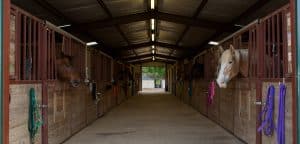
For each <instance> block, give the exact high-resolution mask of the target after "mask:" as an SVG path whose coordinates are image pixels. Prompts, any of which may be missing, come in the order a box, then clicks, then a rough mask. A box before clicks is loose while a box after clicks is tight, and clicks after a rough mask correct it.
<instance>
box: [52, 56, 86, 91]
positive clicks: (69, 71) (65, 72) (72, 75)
mask: <svg viewBox="0 0 300 144" xmlns="http://www.w3.org/2000/svg"><path fill="white" fill-rule="evenodd" d="M71 61H72V57H71V56H67V55H65V54H63V53H61V54H60V55H57V58H56V70H57V77H58V80H61V81H68V82H70V84H71V86H73V87H78V86H79V85H80V74H79V72H78V71H76V70H75V68H74V67H73V66H72V63H71Z"/></svg>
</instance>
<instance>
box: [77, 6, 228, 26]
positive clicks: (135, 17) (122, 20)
mask: <svg viewBox="0 0 300 144" xmlns="http://www.w3.org/2000/svg"><path fill="white" fill-rule="evenodd" d="M151 18H155V19H158V20H165V21H169V22H174V23H180V24H188V25H191V26H198V27H203V28H209V29H216V28H219V27H226V29H228V30H229V29H230V28H231V27H230V26H229V25H228V24H226V23H220V22H215V21H210V20H206V19H199V18H191V17H186V16H180V15H174V14H169V13H163V12H159V11H156V10H152V11H148V12H144V13H137V14H131V15H126V16H119V17H114V18H108V19H104V20H98V21H95V22H90V23H83V24H78V25H75V26H74V27H73V28H72V29H75V30H76V29H100V28H103V27H109V26H113V25H117V24H128V23H132V22H136V21H144V20H149V19H151Z"/></svg>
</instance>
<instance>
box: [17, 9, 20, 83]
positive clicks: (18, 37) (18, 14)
mask: <svg viewBox="0 0 300 144" xmlns="http://www.w3.org/2000/svg"><path fill="white" fill-rule="evenodd" d="M16 16H17V18H16V26H17V27H16V80H20V79H21V40H20V39H21V15H20V13H19V12H18V11H17V14H16Z"/></svg>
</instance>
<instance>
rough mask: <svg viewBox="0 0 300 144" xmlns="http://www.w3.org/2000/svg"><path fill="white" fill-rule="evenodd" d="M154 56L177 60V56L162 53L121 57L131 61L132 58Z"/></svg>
mask: <svg viewBox="0 0 300 144" xmlns="http://www.w3.org/2000/svg"><path fill="white" fill-rule="evenodd" d="M152 56H155V58H164V59H171V60H178V59H179V58H178V57H173V56H168V55H162V54H155V55H153V54H145V55H139V56H134V57H129V58H123V60H124V61H132V60H138V59H143V58H147V57H151V58H152Z"/></svg>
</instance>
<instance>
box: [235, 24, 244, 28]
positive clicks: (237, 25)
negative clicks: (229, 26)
mask: <svg viewBox="0 0 300 144" xmlns="http://www.w3.org/2000/svg"><path fill="white" fill-rule="evenodd" d="M234 26H236V27H240V28H242V27H244V26H243V25H240V24H234Z"/></svg>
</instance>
